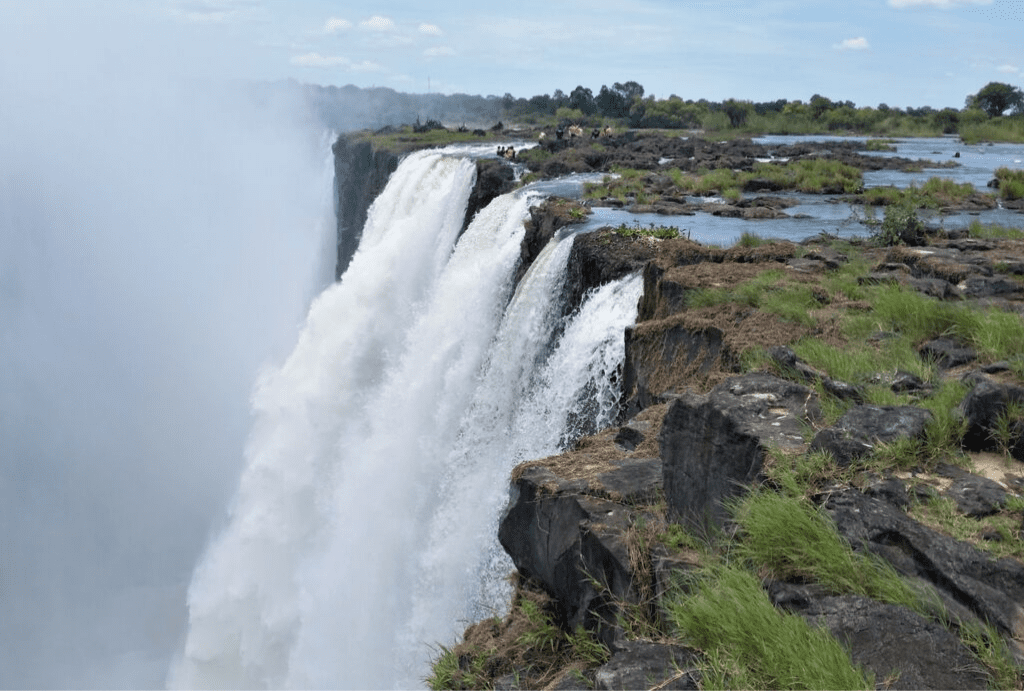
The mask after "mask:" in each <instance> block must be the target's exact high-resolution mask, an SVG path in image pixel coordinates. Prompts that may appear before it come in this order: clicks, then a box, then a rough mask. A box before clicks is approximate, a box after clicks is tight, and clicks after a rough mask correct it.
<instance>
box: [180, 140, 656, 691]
mask: <svg viewBox="0 0 1024 691" xmlns="http://www.w3.org/2000/svg"><path fill="white" fill-rule="evenodd" d="M474 172H475V166H474V164H473V163H472V161H470V160H469V159H467V158H464V157H459V156H456V155H452V154H451V153H450V152H448V153H446V152H437V151H433V152H419V153H416V154H412V155H410V156H409V157H407V158H406V159H404V160H403V161H402V162H401V164H400V165H399V168H398V170H397V171H396V172H395V174H394V175H393V176H392V178H391V180H390V181H389V183H388V185H387V187H386V188H385V190H384V191H383V193H382V194H381V196H380V197H379V198H378V199H377V200H376V201H375V202H374V204H373V205H372V206H371V208H370V212H369V217H368V221H367V225H366V228H365V229H364V232H363V237H362V241H361V244H360V247H359V249H358V250H357V252H356V253H355V255H354V256H353V259H352V262H351V264H350V266H349V268H348V270H347V272H346V273H345V275H344V276H343V277H342V279H341V281H340V282H339V283H338V284H335V285H334V286H332V287H330V288H328V289H327V290H326V291H325V292H324V293H323V294H322V295H321V296H320V297H319V298H318V299H317V300H316V301H315V302H314V304H313V306H312V308H311V310H310V313H309V316H308V318H307V322H306V325H305V327H304V329H303V331H302V334H301V335H300V338H299V342H298V344H297V345H296V348H295V350H294V352H293V353H292V355H291V356H290V357H289V358H288V360H287V361H286V362H285V363H284V365H283V366H282V367H281V369H280V370H278V371H276V372H273V373H270V374H268V375H266V376H265V377H264V378H263V380H262V381H261V382H260V384H259V386H258V387H257V389H256V393H255V395H254V400H253V409H254V414H255V423H254V427H253V430H252V433H251V436H250V439H249V443H248V446H247V450H246V470H245V472H244V474H243V476H242V479H241V483H240V487H239V490H238V494H237V496H236V498H235V501H234V504H233V506H232V509H231V513H230V517H229V520H228V523H227V526H226V528H225V529H224V531H223V532H222V533H221V534H220V535H219V536H218V537H217V538H216V539H215V540H214V541H213V543H212V544H211V546H210V548H209V549H208V552H207V554H206V556H205V558H204V559H203V561H202V562H201V563H200V565H199V567H198V568H197V570H196V573H195V576H194V579H193V582H192V586H191V588H190V592H189V607H190V627H189V632H188V636H187V640H186V643H185V646H184V651H183V653H182V656H181V660H180V661H179V662H178V663H177V664H176V665H175V667H174V669H172V673H171V678H170V683H171V685H173V686H181V687H211V686H215V687H251V688H261V687H306V688H310V687H333V688H389V687H401V688H407V687H410V686H413V685H421V684H422V679H423V678H424V677H425V675H426V674H427V672H428V661H429V657H430V655H431V654H432V653H433V648H432V647H431V646H432V645H434V644H436V643H450V642H451V641H452V640H453V639H454V638H455V636H457V634H458V633H459V631H460V630H461V628H462V627H463V626H464V625H465V621H466V620H467V619H468V618H472V617H475V616H478V615H479V614H480V613H481V612H489V613H493V612H494V611H495V610H500V609H501V608H502V607H503V606H504V602H506V601H507V592H506V589H507V586H506V584H505V583H504V577H505V576H506V575H507V573H508V572H509V571H510V570H511V564H510V562H509V561H508V559H507V557H506V556H505V555H504V553H503V552H502V551H501V549H500V547H498V545H497V541H496V533H497V520H498V515H499V514H500V511H501V508H502V506H503V504H504V501H505V498H506V496H507V487H508V473H509V471H510V470H511V468H512V467H513V466H514V465H515V464H516V463H518V462H520V461H522V460H525V459H526V458H530V457H534V455H544V454H550V453H554V452H556V451H557V450H558V449H559V446H560V444H563V443H565V441H566V439H567V438H569V435H570V433H569V432H568V431H567V429H566V424H568V421H569V420H570V419H573V420H576V419H578V418H580V417H581V416H584V417H585V416H588V415H589V418H590V422H589V423H588V424H589V425H600V424H604V423H606V422H607V421H608V420H607V418H608V416H609V415H610V414H611V412H612V410H613V408H614V399H615V394H614V393H613V391H612V390H611V389H612V384H611V379H613V378H612V377H609V376H608V368H609V367H616V366H617V364H616V363H618V362H621V359H622V356H621V349H622V344H621V342H622V329H623V327H624V326H625V324H627V323H631V322H632V321H633V320H634V319H635V316H636V302H637V296H638V292H639V288H638V285H639V284H638V282H637V279H635V278H634V279H630V280H631V281H632V282H630V280H627V281H624V282H621V283H620V284H615V285H614V286H612V287H608V289H607V290H604V289H602V291H598V293H595V294H594V295H593V296H591V297H590V298H589V299H588V300H587V301H586V303H585V304H584V306H583V307H582V308H581V310H580V312H579V314H578V315H577V317H576V318H575V319H573V320H570V323H569V324H567V325H566V328H565V329H564V331H563V330H561V329H558V328H556V327H557V326H558V315H559V314H560V313H561V305H560V303H559V299H560V295H561V292H562V291H561V287H562V282H563V280H564V275H565V263H566V261H567V258H568V255H569V250H570V248H571V245H572V239H573V236H572V235H566V236H559V237H556V238H555V239H554V240H553V241H552V242H551V243H550V244H549V245H548V246H547V247H546V248H545V249H544V251H543V252H542V254H541V256H540V257H539V258H538V259H537V260H536V261H535V262H534V264H533V265H532V266H531V268H530V270H529V271H528V272H527V274H526V276H525V277H524V279H523V280H522V281H521V282H520V285H519V286H518V287H515V286H513V285H512V277H513V275H514V274H515V270H516V268H517V266H518V262H519V261H520V254H519V253H520V244H521V241H522V237H523V234H524V232H525V231H524V227H523V220H524V219H525V218H526V216H527V214H528V206H529V201H530V196H529V194H528V193H527V192H523V191H520V192H516V193H511V194H508V195H504V196H502V197H499V198H497V199H495V200H494V201H493V202H492V203H491V204H490V205H489V206H488V207H486V208H485V209H483V210H482V211H481V212H480V213H479V214H477V216H476V217H475V219H474V220H473V222H472V223H471V224H470V226H469V228H467V230H466V231H465V232H464V233H463V234H462V235H461V237H459V230H460V228H459V226H460V223H461V219H462V217H463V214H464V213H465V208H466V202H467V199H468V195H469V192H470V188H471V186H472V183H473V176H474ZM456 240H457V242H456ZM514 288H515V293H514V295H513V289H514ZM604 293H609V294H612V293H614V295H615V296H617V297H608V296H605V297H603V298H599V297H598V295H599V294H601V295H603V294H604ZM609 301H610V302H609ZM611 303H614V305H612V304H611ZM591 305H594V306H593V307H591ZM584 313H586V314H584ZM583 320H588V321H593V322H594V323H595V325H594V328H589V327H588V328H584V327H582V326H578V327H577V326H576V324H577V322H579V323H581V324H582V321H583ZM559 332H561V333H562V334H563V335H562V337H561V339H560V340H559V342H558V343H555V342H554V337H555V334H556V333H559ZM616 344H617V345H616ZM616 348H618V351H616ZM616 352H618V354H617V355H616ZM616 358H617V359H616ZM609 363H611V364H609ZM573 369H575V370H577V371H576V372H575V373H573V374H572V375H570V374H568V373H567V371H568V370H573ZM567 386H568V387H569V388H566V387H567ZM588 387H589V388H588ZM601 387H604V388H606V389H608V391H607V392H606V394H603V395H604V397H605V398H608V397H611V398H610V399H609V400H612V403H611V404H609V405H603V404H602V405H600V406H597V407H594V406H591V407H590V408H588V409H587V410H585V411H580V412H578V413H576V414H570V413H569V412H568V411H567V410H561V411H560V412H559V411H558V410H557V409H559V408H562V407H564V406H568V407H569V408H570V409H571V408H573V406H577V402H576V400H577V399H579V398H580V396H581V393H582V392H584V391H586V395H587V396H588V397H590V396H592V395H593V393H594V390H595V389H599V388H601ZM602 400H604V399H602ZM541 428H543V429H541Z"/></svg>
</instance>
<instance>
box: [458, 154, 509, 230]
mask: <svg viewBox="0 0 1024 691" xmlns="http://www.w3.org/2000/svg"><path fill="white" fill-rule="evenodd" d="M515 184H516V183H515V172H514V171H513V170H512V166H511V165H509V164H508V163H507V162H506V161H503V160H501V161H500V160H497V159H493V158H482V159H480V160H478V161H477V162H476V183H475V184H474V185H473V191H472V192H470V194H469V204H468V205H467V206H466V218H465V220H464V221H463V223H462V228H463V230H465V229H466V228H467V227H468V226H469V223H470V221H472V220H473V217H474V216H476V214H477V212H478V211H480V209H482V208H484V207H485V206H487V205H488V204H490V203H491V201H492V200H493V199H494V198H495V197H499V196H501V195H503V194H505V193H506V192H511V191H512V189H513V188H514V187H515Z"/></svg>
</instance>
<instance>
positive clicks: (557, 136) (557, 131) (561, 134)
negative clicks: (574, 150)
mask: <svg viewBox="0 0 1024 691" xmlns="http://www.w3.org/2000/svg"><path fill="white" fill-rule="evenodd" d="M563 137H565V128H564V127H562V126H561V125H559V126H558V128H557V129H555V139H562V138H563Z"/></svg>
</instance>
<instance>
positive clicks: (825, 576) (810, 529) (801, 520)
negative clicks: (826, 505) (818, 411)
mask: <svg viewBox="0 0 1024 691" xmlns="http://www.w3.org/2000/svg"><path fill="white" fill-rule="evenodd" d="M736 519H737V521H738V522H739V524H740V527H741V529H742V531H743V538H742V540H741V541H740V543H739V545H738V546H737V552H736V554H737V555H739V556H740V557H742V558H744V559H746V560H748V561H750V562H752V563H753V564H755V565H757V566H758V567H760V568H762V569H764V570H767V571H768V572H769V573H771V575H772V576H773V577H775V578H779V579H792V578H801V579H808V580H812V581H815V582H818V583H821V584H822V585H825V586H826V587H828V588H830V589H831V590H833V591H834V592H836V593H852V594H855V595H863V596H865V597H870V598H874V599H876V600H880V601H882V602H889V603H893V604H900V605H904V606H907V607H910V608H911V609H914V610H915V611H918V612H922V613H928V612H930V611H931V610H930V609H929V607H928V606H927V605H926V603H925V601H924V599H923V597H922V595H921V593H919V592H918V591H916V590H914V589H913V588H911V587H910V585H909V584H907V582H906V581H904V580H903V579H902V578H900V576H899V574H897V573H896V571H895V570H894V569H893V568H892V567H891V566H889V565H888V564H887V563H885V562H883V561H881V560H880V559H877V558H874V557H871V556H868V555H864V554H858V553H857V552H854V551H853V550H852V549H850V545H849V544H848V543H847V542H846V541H845V540H844V539H843V538H842V537H841V536H840V535H839V533H838V532H837V531H836V528H835V525H834V524H833V523H832V521H831V519H830V518H829V517H828V516H826V515H825V514H824V513H822V512H821V511H820V510H819V509H816V508H815V507H813V506H812V505H811V504H810V502H808V501H807V500H805V499H802V498H794V497H786V496H782V495H779V494H776V493H774V492H770V491H757V492H752V493H750V494H749V495H747V497H746V498H745V499H744V500H743V501H741V502H740V503H739V504H738V505H737V506H736Z"/></svg>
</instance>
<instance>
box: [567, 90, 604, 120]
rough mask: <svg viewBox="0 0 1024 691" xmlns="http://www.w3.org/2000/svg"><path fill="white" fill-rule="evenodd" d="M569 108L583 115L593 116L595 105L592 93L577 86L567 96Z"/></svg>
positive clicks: (595, 109) (595, 110)
mask: <svg viewBox="0 0 1024 691" xmlns="http://www.w3.org/2000/svg"><path fill="white" fill-rule="evenodd" d="M569 107H570V108H574V109H576V110H578V111H580V112H581V113H583V114H584V115H593V114H594V113H596V112H597V105H595V103H594V92H592V91H591V90H590V89H587V88H584V87H583V86H577V87H576V88H575V89H573V90H572V93H571V94H569Z"/></svg>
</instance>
